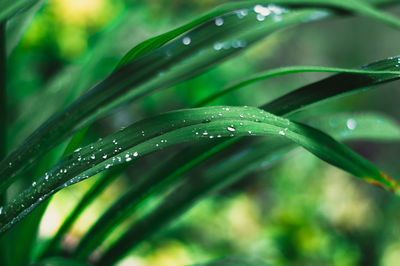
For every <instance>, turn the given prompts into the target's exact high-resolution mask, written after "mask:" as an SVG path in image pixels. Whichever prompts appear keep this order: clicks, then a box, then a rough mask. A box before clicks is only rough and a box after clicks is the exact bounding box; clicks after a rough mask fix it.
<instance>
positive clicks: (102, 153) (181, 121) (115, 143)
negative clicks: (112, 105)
mask: <svg viewBox="0 0 400 266" xmlns="http://www.w3.org/2000/svg"><path fill="white" fill-rule="evenodd" d="M253 135H261V136H263V135H277V136H282V137H287V138H288V139H290V140H292V141H293V142H295V143H297V144H299V145H301V146H303V147H304V148H306V149H308V150H309V151H311V152H312V153H314V154H315V155H317V156H318V157H320V158H321V159H323V160H325V161H327V162H329V163H330V164H333V165H335V166H338V167H340V168H342V169H344V170H346V171H348V172H350V173H351V174H353V175H355V176H357V177H360V178H363V179H365V180H367V181H369V182H373V183H376V184H379V185H380V186H382V187H384V188H386V189H389V190H392V191H395V190H397V184H396V183H395V182H394V181H393V180H390V179H389V178H387V177H386V176H385V175H384V174H383V173H382V172H380V171H379V170H378V169H377V168H375V167H374V166H373V165H372V164H370V163H369V162H367V161H365V160H364V159H362V158H361V157H359V156H358V155H357V154H355V153H354V152H352V151H351V150H350V149H348V148H347V147H346V146H344V145H342V144H340V143H338V142H336V141H335V140H334V139H332V138H331V137H329V136H328V135H325V134H324V133H322V132H320V131H318V130H315V129H313V128H311V127H308V126H306V125H303V124H299V123H295V122H290V121H289V120H287V119H284V118H281V117H278V116H275V115H272V114H270V113H267V112H265V111H262V110H260V109H257V108H252V107H208V108H199V109H188V110H182V111H174V112H170V113H166V114H164V115H160V116H157V117H154V118H151V119H146V120H143V121H141V122H139V123H135V124H134V125H132V126H130V127H128V128H126V129H124V130H122V131H120V132H117V133H116V134H113V135H111V136H109V137H107V138H105V139H104V140H99V141H98V142H97V143H94V144H91V145H89V146H86V147H85V148H82V149H78V150H76V152H74V153H73V154H70V155H69V156H67V157H66V158H65V159H63V160H62V161H60V163H59V164H57V165H56V166H55V167H54V168H52V169H51V171H49V172H48V173H46V175H45V176H43V177H41V178H40V179H39V180H38V181H37V182H34V183H33V184H32V186H31V187H30V188H28V189H27V190H25V191H24V192H22V193H21V194H20V196H19V197H18V198H17V199H15V200H14V201H13V202H11V203H10V204H8V205H6V206H4V208H3V209H2V213H1V215H0V226H1V229H0V230H1V232H4V231H5V230H7V229H9V228H10V227H11V226H12V225H14V224H15V223H16V222H18V221H19V220H20V219H22V218H23V217H24V216H26V215H27V214H28V213H29V212H31V211H32V210H33V209H34V208H35V207H36V206H38V205H39V204H40V203H41V202H42V201H43V200H45V199H46V198H48V197H49V196H51V195H52V194H54V193H55V192H56V191H58V190H59V189H61V188H62V187H65V186H67V185H69V184H73V183H76V182H79V181H81V180H84V179H85V178H88V177H89V176H92V175H94V174H96V173H98V172H99V171H102V170H104V169H108V168H109V167H111V166H113V165H115V164H120V163H123V162H130V161H132V160H134V159H136V158H137V157H138V156H141V155H144V154H147V153H150V152H153V151H156V150H158V149H160V148H163V147H167V146H170V145H174V144H177V143H182V142H186V141H191V140H195V139H196V138H209V139H214V138H221V137H233V136H253Z"/></svg>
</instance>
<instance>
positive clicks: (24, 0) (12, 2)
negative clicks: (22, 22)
mask: <svg viewBox="0 0 400 266" xmlns="http://www.w3.org/2000/svg"><path fill="white" fill-rule="evenodd" d="M39 1H40V0H3V1H1V2H0V22H3V21H6V20H7V19H10V18H11V17H12V16H14V15H15V14H17V13H20V12H22V11H24V10H26V9H28V8H30V7H32V6H33V5H35V4H36V3H37V2H39Z"/></svg>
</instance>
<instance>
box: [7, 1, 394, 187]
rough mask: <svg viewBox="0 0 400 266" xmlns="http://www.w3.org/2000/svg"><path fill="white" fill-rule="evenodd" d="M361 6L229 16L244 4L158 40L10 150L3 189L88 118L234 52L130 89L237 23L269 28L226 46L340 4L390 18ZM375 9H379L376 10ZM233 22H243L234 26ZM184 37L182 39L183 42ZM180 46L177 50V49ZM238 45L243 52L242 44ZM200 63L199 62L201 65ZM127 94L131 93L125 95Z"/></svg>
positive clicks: (324, 14)
mask: <svg viewBox="0 0 400 266" xmlns="http://www.w3.org/2000/svg"><path fill="white" fill-rule="evenodd" d="M289 2H291V1H288V3H289ZM301 2H302V1H296V2H293V1H292V2H291V3H290V4H291V5H294V6H299V3H300V4H301ZM304 2H306V3H307V4H308V5H310V4H311V2H310V1H304ZM250 3H251V6H249V7H248V9H252V8H253V6H254V5H255V4H256V3H261V4H263V3H268V2H263V1H260V2H254V1H250V2H243V5H245V4H247V5H249V4H250ZM239 4H241V3H238V5H239ZM319 5H321V4H318V6H319ZM359 5H360V3H358V4H357V5H355V4H354V5H350V4H340V2H337V1H324V4H323V6H331V7H334V8H333V10H331V11H328V10H321V9H312V8H309V9H298V10H293V11H289V10H287V9H280V8H278V7H277V6H274V10H275V11H274V12H271V15H270V16H269V17H271V16H272V22H271V21H270V20H269V17H267V19H265V18H264V19H265V21H264V22H263V23H261V24H259V23H258V22H257V21H256V17H257V16H258V17H259V16H260V14H257V15H255V14H253V13H252V12H250V13H251V15H250V13H249V15H246V16H245V17H242V19H241V20H240V21H241V22H240V23H238V22H237V21H233V20H230V18H231V17H232V16H233V17H236V16H237V15H239V13H237V12H241V11H243V9H241V10H237V11H236V13H235V12H231V13H227V14H224V15H221V16H219V19H221V18H222V19H223V20H224V21H225V20H226V21H227V22H228V23H225V24H224V27H221V28H224V29H223V31H218V30H215V28H218V26H217V27H215V23H214V21H213V20H211V21H210V20H207V21H206V22H203V23H202V24H200V25H197V26H196V27H195V28H194V29H191V30H190V31H187V32H186V36H182V37H179V38H178V39H177V40H175V41H172V42H169V43H167V44H165V45H163V46H160V47H159V45H156V46H155V47H158V48H156V49H154V50H151V51H149V52H147V53H145V54H143V55H142V56H139V57H136V58H135V60H133V61H131V62H129V64H125V65H123V66H122V67H121V68H119V69H118V70H117V71H114V72H113V73H112V74H111V75H110V76H108V77H107V78H106V79H105V80H104V81H103V82H101V83H100V84H99V85H97V86H96V87H95V88H94V89H93V90H92V91H90V92H89V93H87V94H85V95H84V96H82V97H81V98H80V99H78V100H77V101H76V102H75V103H74V104H72V105H71V106H70V107H69V108H67V109H66V110H65V111H64V112H62V113H59V114H58V115H56V116H55V117H53V118H52V119H50V120H48V122H46V123H45V124H44V125H43V126H42V127H41V128H40V129H38V130H37V131H36V132H35V133H34V134H33V135H31V137H30V138H28V140H27V141H26V142H25V143H24V144H23V145H22V146H20V147H19V148H18V149H17V150H16V151H15V152H14V153H12V154H11V155H10V156H9V157H8V159H6V160H4V161H3V162H2V164H1V165H0V177H1V179H0V191H4V189H5V188H6V187H7V186H8V185H9V184H10V183H11V182H12V179H13V178H14V176H15V175H16V173H18V172H19V171H22V170H23V169H25V168H27V167H29V166H30V164H32V163H34V162H35V161H36V160H37V158H39V157H40V156H42V155H43V154H45V153H46V152H47V151H48V150H49V149H51V147H53V146H54V145H56V144H57V143H58V142H59V141H60V140H61V139H63V138H65V137H67V136H68V135H70V134H71V132H74V130H77V129H79V127H81V126H83V125H84V124H85V123H87V122H89V121H91V120H93V119H95V118H97V117H99V116H100V115H101V114H104V113H105V112H106V111H108V110H110V109H112V108H114V107H115V106H117V105H119V104H121V103H122V102H126V101H128V100H134V99H138V98H139V97H143V96H144V95H146V94H148V93H150V92H151V91H153V90H155V89H161V88H165V87H168V86H170V85H172V84H174V83H177V82H179V81H182V80H184V79H187V78H190V77H192V76H193V75H195V74H197V73H199V72H201V71H204V70H205V69H207V68H209V67H211V66H212V65H213V63H217V62H218V61H221V60H222V59H224V58H226V57H228V56H231V55H233V54H234V52H231V51H229V52H228V51H220V52H219V53H220V55H219V57H218V58H214V59H213V60H204V59H203V60H199V61H200V62H196V63H195V64H193V65H192V67H193V69H190V68H188V67H187V66H186V67H185V66H184V67H181V68H180V69H181V70H186V72H184V73H182V74H181V75H179V73H176V72H175V74H173V75H171V78H170V79H168V78H166V77H164V78H163V79H160V81H159V83H157V82H150V84H149V85H148V87H146V86H145V88H142V90H141V91H140V90H139V91H134V92H132V91H131V92H130V93H128V91H129V88H131V87H132V86H138V85H140V84H142V85H143V83H145V81H149V80H151V81H154V78H155V77H156V76H157V75H158V74H157V73H163V71H165V70H167V69H169V68H170V67H171V66H176V64H177V62H181V61H182V60H183V59H184V58H190V57H192V56H194V55H196V53H197V52H199V51H201V50H202V49H203V48H204V47H210V46H211V44H212V43H215V42H216V41H218V40H220V39H221V38H228V36H231V35H229V34H233V35H234V36H235V37H237V36H238V30H239V28H241V27H243V28H242V29H252V30H254V29H255V28H257V27H255V25H258V24H259V25H263V26H262V27H265V28H264V29H260V28H258V29H257V30H254V32H252V33H248V34H247V35H243V36H242V37H243V38H244V40H246V39H247V38H248V40H246V41H247V43H246V42H243V40H242V42H240V39H239V40H236V41H238V43H236V44H235V41H234V42H231V43H226V42H225V43H219V45H223V47H224V46H225V45H229V46H233V47H235V45H236V46H238V48H240V46H243V45H245V44H247V45H249V44H251V43H253V42H255V41H257V40H259V39H261V37H262V36H264V35H265V34H266V33H268V32H272V31H274V30H276V29H279V28H282V27H287V26H290V25H295V24H300V23H304V22H308V21H313V20H319V19H323V18H326V17H329V16H330V15H333V14H334V11H336V10H337V9H340V8H345V9H346V10H347V11H349V12H351V11H355V12H358V11H359V10H360V12H361V13H362V14H364V15H367V16H370V17H373V18H375V19H378V20H381V21H382V20H384V18H385V17H387V16H384V15H381V16H377V14H376V13H373V12H369V13H368V12H367V11H365V10H369V9H368V8H369V7H368V6H366V7H364V8H359ZM356 7H357V8H356ZM277 10H278V11H277ZM375 11H376V12H379V11H377V10H375ZM247 12H249V11H247ZM272 13H273V14H272ZM249 17H251V20H250V19H249ZM266 22H268V23H266ZM386 22H388V21H386ZM235 23H236V24H235ZM270 23H272V24H270ZM392 24H395V23H392ZM195 25H196V24H195ZM235 25H236V26H238V27H239V26H240V27H239V28H236V26H235ZM265 25H267V26H265ZM192 26H193V25H192ZM210 26H213V28H214V31H211V30H210ZM244 31H245V30H244ZM212 32H215V36H214V37H211V36H212V34H211V33H212ZM203 35H204V36H203ZM174 36H175V35H174V34H172V35H171V36H168V38H173V37H174ZM189 36H190V37H189ZM164 37H165V36H164ZM191 38H192V39H193V40H195V39H196V42H194V41H193V42H192V39H191ZM197 38H198V40H197ZM202 38H204V39H202ZM229 38H231V37H229ZM197 41H198V43H197ZM182 42H183V43H184V44H183V45H182ZM185 42H187V44H190V43H193V45H190V47H185ZM242 44H243V45H242ZM147 45H152V44H151V43H146V44H145V46H147ZM186 46H189V45H186ZM177 47H178V48H179V49H174V48H177ZM186 48H187V49H186ZM242 48H243V47H242ZM237 50H238V51H239V50H240V49H237ZM171 51H173V56H170V57H169V56H168V55H169V54H170V53H171ZM140 53H141V52H139V53H138V54H140ZM136 55H137V54H136ZM166 57H167V58H166ZM168 57H169V58H168ZM199 63H201V65H200V66H199ZM132 72H136V75H131V73H132ZM143 86H144V85H143ZM125 93H128V94H127V95H125ZM50 132H51V133H50ZM39 147H40V148H39Z"/></svg>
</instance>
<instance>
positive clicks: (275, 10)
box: [253, 4, 288, 22]
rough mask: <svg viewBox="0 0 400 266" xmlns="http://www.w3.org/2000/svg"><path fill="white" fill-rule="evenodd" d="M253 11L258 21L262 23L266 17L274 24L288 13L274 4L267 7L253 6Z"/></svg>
mask: <svg viewBox="0 0 400 266" xmlns="http://www.w3.org/2000/svg"><path fill="white" fill-rule="evenodd" d="M253 11H254V12H255V13H256V18H257V20H258V21H264V20H265V19H266V18H267V17H272V20H273V21H275V22H279V21H281V20H282V15H283V14H285V13H287V12H288V10H287V9H285V8H283V7H280V6H277V5H274V4H269V5H267V6H263V5H255V6H254V8H253Z"/></svg>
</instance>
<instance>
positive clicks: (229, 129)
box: [226, 126, 236, 132]
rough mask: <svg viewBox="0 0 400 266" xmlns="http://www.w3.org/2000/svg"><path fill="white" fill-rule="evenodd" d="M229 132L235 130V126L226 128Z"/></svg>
mask: <svg viewBox="0 0 400 266" xmlns="http://www.w3.org/2000/svg"><path fill="white" fill-rule="evenodd" d="M226 129H227V130H228V131H229V132H235V130H236V129H235V128H234V127H233V126H229V127H227V128H226Z"/></svg>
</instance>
